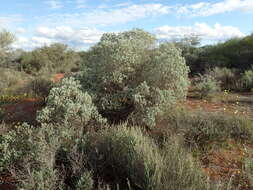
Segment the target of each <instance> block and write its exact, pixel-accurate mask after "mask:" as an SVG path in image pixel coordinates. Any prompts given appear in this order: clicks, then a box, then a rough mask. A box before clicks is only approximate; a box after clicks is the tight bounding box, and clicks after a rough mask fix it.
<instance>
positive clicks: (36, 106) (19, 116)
mask: <svg viewBox="0 0 253 190" xmlns="http://www.w3.org/2000/svg"><path fill="white" fill-rule="evenodd" d="M43 105H44V101H43V100H41V99H26V100H23V101H21V102H18V103H15V104H6V105H3V106H2V109H3V110H4V113H5V116H4V118H3V120H4V121H5V122H6V123H22V122H27V123H30V124H35V123H36V114H37V111H38V110H40V109H42V107H43Z"/></svg>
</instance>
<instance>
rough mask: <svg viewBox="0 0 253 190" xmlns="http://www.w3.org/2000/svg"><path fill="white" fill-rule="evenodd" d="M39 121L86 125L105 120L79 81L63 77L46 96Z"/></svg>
mask: <svg viewBox="0 0 253 190" xmlns="http://www.w3.org/2000/svg"><path fill="white" fill-rule="evenodd" d="M37 120H38V121H39V122H40V123H62V124H66V125H69V126H71V125H75V126H77V127H81V126H86V125H88V124H89V123H91V122H93V124H95V123H97V124H102V123H104V122H106V121H105V119H103V118H102V117H101V116H100V114H99V113H98V111H97V108H96V106H95V105H94V104H93V102H92V98H91V96H90V95H89V94H88V93H86V92H85V93H84V92H83V91H82V90H81V85H80V83H79V81H77V80H75V79H74V78H72V77H70V78H65V79H63V80H62V82H61V83H60V84H59V85H58V86H57V87H55V88H52V89H51V91H50V94H49V96H48V97H47V105H46V107H45V108H44V109H42V111H40V112H39V113H38V116H37Z"/></svg>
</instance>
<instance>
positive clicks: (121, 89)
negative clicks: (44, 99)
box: [80, 29, 189, 126]
mask: <svg viewBox="0 0 253 190" xmlns="http://www.w3.org/2000/svg"><path fill="white" fill-rule="evenodd" d="M88 59H89V60H88V62H89V64H88V65H86V68H84V71H83V75H82V76H81V77H80V80H81V84H82V86H83V89H84V90H85V91H89V93H90V94H91V95H92V97H93V99H94V102H95V104H96V105H97V107H98V110H99V111H100V112H101V113H106V112H110V113H112V112H114V113H124V112H130V113H129V114H128V119H129V120H131V121H133V122H134V123H137V124H143V125H146V126H154V125H155V122H156V118H157V116H159V115H162V114H164V113H165V111H166V110H167V109H170V108H171V106H173V105H174V103H175V102H176V101H177V100H179V99H182V98H185V96H186V93H187V86H188V71H189V69H188V67H187V66H186V64H185V60H184V58H183V57H182V56H181V52H180V51H179V50H178V49H177V48H176V47H175V46H174V45H172V44H169V43H166V44H161V45H160V46H157V44H156V39H155V38H154V36H152V35H151V34H149V33H147V32H145V31H142V30H139V29H134V30H132V31H128V32H122V33H119V34H114V33H111V34H110V33H109V34H104V35H103V36H102V38H101V40H100V42H99V43H98V44H96V45H95V46H94V47H92V48H91V50H90V51H89V52H88ZM129 110H130V111H129Z"/></svg>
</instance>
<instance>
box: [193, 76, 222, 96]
mask: <svg viewBox="0 0 253 190" xmlns="http://www.w3.org/2000/svg"><path fill="white" fill-rule="evenodd" d="M196 87H197V90H198V91H199V94H200V98H213V97H214V96H215V95H216V94H217V92H219V91H220V86H219V84H218V82H217V81H216V80H215V79H214V78H213V77H212V76H211V75H200V81H199V82H198V83H197V85H196Z"/></svg>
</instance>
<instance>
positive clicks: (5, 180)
mask: <svg viewBox="0 0 253 190" xmlns="http://www.w3.org/2000/svg"><path fill="white" fill-rule="evenodd" d="M0 181H1V184H0V189H1V190H15V189H16V187H15V180H13V178H12V177H11V176H10V175H8V174H2V175H0Z"/></svg>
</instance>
